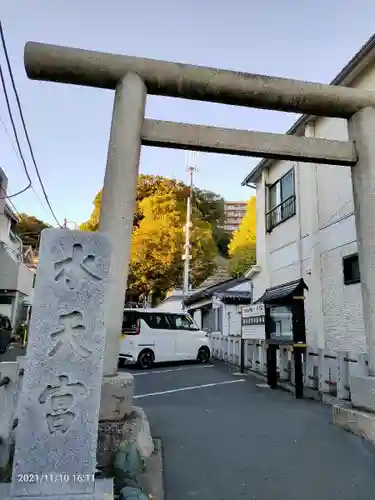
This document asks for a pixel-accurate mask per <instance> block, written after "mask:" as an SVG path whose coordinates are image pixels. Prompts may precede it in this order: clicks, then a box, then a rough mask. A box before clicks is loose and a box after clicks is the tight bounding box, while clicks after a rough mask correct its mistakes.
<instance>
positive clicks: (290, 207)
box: [266, 195, 296, 232]
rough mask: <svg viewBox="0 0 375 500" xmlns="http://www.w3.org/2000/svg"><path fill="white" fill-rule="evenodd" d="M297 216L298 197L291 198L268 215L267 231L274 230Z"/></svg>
mask: <svg viewBox="0 0 375 500" xmlns="http://www.w3.org/2000/svg"><path fill="white" fill-rule="evenodd" d="M293 215H296V196H295V195H293V196H290V197H289V198H287V199H286V200H284V201H283V202H282V203H280V204H279V205H277V206H276V207H275V208H273V209H272V210H270V211H269V212H267V213H266V224H267V231H268V232H270V231H272V229H273V228H274V227H276V226H278V225H279V224H281V223H282V222H284V221H286V220H288V219H290V217H293Z"/></svg>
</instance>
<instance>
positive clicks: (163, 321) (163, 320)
mask: <svg viewBox="0 0 375 500" xmlns="http://www.w3.org/2000/svg"><path fill="white" fill-rule="evenodd" d="M142 319H144V320H145V321H146V323H147V325H148V326H149V327H150V328H155V329H156V330H158V329H159V330H160V329H163V330H169V329H170V328H171V325H170V323H169V321H168V318H167V315H166V314H161V313H150V314H148V313H147V314H145V315H143V316H142Z"/></svg>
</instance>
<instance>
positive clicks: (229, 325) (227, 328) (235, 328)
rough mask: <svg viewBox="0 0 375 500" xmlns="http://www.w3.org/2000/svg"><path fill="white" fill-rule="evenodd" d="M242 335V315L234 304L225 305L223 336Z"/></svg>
mask: <svg viewBox="0 0 375 500" xmlns="http://www.w3.org/2000/svg"><path fill="white" fill-rule="evenodd" d="M228 335H231V336H232V335H241V314H240V313H239V312H238V311H237V306H236V305H234V304H223V336H224V337H225V336H228Z"/></svg>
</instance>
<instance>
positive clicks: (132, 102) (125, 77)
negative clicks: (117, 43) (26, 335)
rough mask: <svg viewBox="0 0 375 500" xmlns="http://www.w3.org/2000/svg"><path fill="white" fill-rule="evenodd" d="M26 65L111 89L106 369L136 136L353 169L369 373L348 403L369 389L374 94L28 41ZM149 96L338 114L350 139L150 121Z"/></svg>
mask: <svg viewBox="0 0 375 500" xmlns="http://www.w3.org/2000/svg"><path fill="white" fill-rule="evenodd" d="M25 68H26V72H27V75H28V76H29V78H31V79H35V80H45V81H52V82H59V83H67V84H75V85H84V86H89V87H98V88H104V89H113V90H115V100H114V109H113V117H112V126H111V133H110V141H109V150H108V159H107V167H106V172H105V179H104V189H103V197H102V203H101V213H100V230H101V231H106V232H107V233H109V234H110V235H111V236H112V239H113V244H114V251H113V263H112V273H113V276H114V282H113V288H112V292H111V293H112V297H111V302H112V309H111V312H110V314H109V316H108V330H107V347H106V357H105V360H104V373H105V375H108V376H110V375H112V374H115V373H116V372H117V359H118V350H119V335H120V331H121V325H122V314H123V307H124V297H125V291H126V283H127V275H128V264H129V254H130V240H131V231H132V224H133V214H134V208H135V198H136V187H137V178H138V167H139V158H140V151H141V145H142V144H143V145H147V146H158V147H166V148H180V149H190V150H197V151H205V152H216V153H225V154H234V155H243V156H255V157H268V158H280V159H287V160H298V161H300V162H307V163H320V164H327V165H342V166H349V167H351V170H352V182H353V195H354V206H355V221H356V227H357V240H358V256H359V264H360V272H361V286H362V297H363V315H364V324H365V335H366V342H367V349H368V356H369V369H370V374H371V377H370V378H366V383H363V384H353V390H354V393H353V391H352V398H353V401H354V400H355V398H357V399H358V398H360V396H361V395H360V394H359V392H360V391H362V389H359V388H358V385H360V386H364V385H366V387H368V390H370V389H371V390H372V388H374V390H375V222H374V220H375V92H369V91H365V90H358V89H353V88H348V87H339V86H333V85H323V84H317V83H308V82H302V81H298V80H290V79H285V78H277V77H270V76H263V75H256V74H250V73H238V72H234V71H227V70H222V69H215V68H207V67H200V66H193V65H188V64H180V63H173V62H166V61H157V60H153V59H143V58H138V57H129V56H124V55H115V54H108V53H103V52H94V51H87V50H82V49H76V48H69V47H59V46H54V45H49V44H42V43H35V42H28V43H27V44H26V46H25ZM147 94H153V95H162V96H169V97H179V98H185V99H193V100H200V101H210V102H216V103H221V104H230V105H237V106H247V107H254V108H261V109H270V110H276V111H287V112H295V113H307V114H311V115H316V116H325V117H338V118H346V119H348V121H349V136H350V141H349V142H344V141H332V140H325V139H311V138H305V137H295V136H287V135H279V134H268V133H260V132H249V131H247V130H232V129H225V128H216V127H208V126H202V125H189V124H184V123H174V122H167V121H156V120H148V119H145V117H144V114H145V104H146V98H147ZM372 377H374V378H372ZM356 392H358V394H355V393H356ZM365 392H366V391H365ZM370 392H371V391H370ZM363 396H365V395H363ZM367 396H368V394H367V395H366V397H367ZM362 399H363V398H362ZM373 405H375V403H373Z"/></svg>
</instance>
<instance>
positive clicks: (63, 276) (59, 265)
mask: <svg viewBox="0 0 375 500" xmlns="http://www.w3.org/2000/svg"><path fill="white" fill-rule="evenodd" d="M54 267H55V272H56V275H55V281H56V282H60V281H63V282H64V283H65V284H66V286H67V287H68V288H69V289H70V290H75V289H76V288H77V286H78V284H79V282H80V281H82V280H84V279H88V278H91V279H93V280H101V279H102V278H101V277H100V275H99V274H98V272H97V269H96V267H97V262H96V257H95V255H92V254H88V255H86V256H85V254H84V251H83V246H82V245H81V244H80V243H74V245H73V250H72V256H71V257H67V258H66V259H63V260H59V261H57V262H55V264H54Z"/></svg>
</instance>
